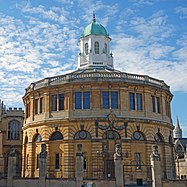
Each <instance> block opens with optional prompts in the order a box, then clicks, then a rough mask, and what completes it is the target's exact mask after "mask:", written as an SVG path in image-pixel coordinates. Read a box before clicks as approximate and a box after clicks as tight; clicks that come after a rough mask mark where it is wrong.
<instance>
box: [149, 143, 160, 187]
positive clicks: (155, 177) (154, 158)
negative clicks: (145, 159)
mask: <svg viewBox="0 0 187 187" xmlns="http://www.w3.org/2000/svg"><path fill="white" fill-rule="evenodd" d="M150 159H151V166H152V168H151V170H152V187H158V186H159V187H162V169H161V162H160V155H159V154H158V146H157V145H154V146H153V153H152V154H151V155H150Z"/></svg>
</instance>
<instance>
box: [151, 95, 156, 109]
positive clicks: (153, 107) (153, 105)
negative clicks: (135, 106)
mask: <svg viewBox="0 0 187 187" xmlns="http://www.w3.org/2000/svg"><path fill="white" fill-rule="evenodd" d="M151 100H152V112H156V110H155V97H154V96H151Z"/></svg>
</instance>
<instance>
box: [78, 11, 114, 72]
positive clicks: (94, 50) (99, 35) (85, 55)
mask: <svg viewBox="0 0 187 187" xmlns="http://www.w3.org/2000/svg"><path fill="white" fill-rule="evenodd" d="M110 41H111V38H110V37H109V35H108V33H107V31H106V29H105V28H104V27H103V26H102V25H101V24H99V23H98V22H96V19H95V14H94V15H93V20H92V22H91V23H90V24H89V25H88V26H86V27H85V29H84V32H83V34H82V36H81V38H80V40H79V48H80V53H79V56H78V69H82V68H88V67H107V68H110V69H113V68H114V67H113V57H112V53H110Z"/></svg>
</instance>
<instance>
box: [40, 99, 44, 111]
mask: <svg viewBox="0 0 187 187" xmlns="http://www.w3.org/2000/svg"><path fill="white" fill-rule="evenodd" d="M43 100H44V99H43V97H41V98H40V114H41V113H43V107H44V106H43Z"/></svg>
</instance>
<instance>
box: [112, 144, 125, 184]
mask: <svg viewBox="0 0 187 187" xmlns="http://www.w3.org/2000/svg"><path fill="white" fill-rule="evenodd" d="M115 149H116V153H115V154H114V163H115V177H116V187H124V174H123V173H124V172H123V159H122V151H121V145H120V144H116V146H115Z"/></svg>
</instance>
